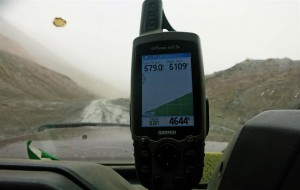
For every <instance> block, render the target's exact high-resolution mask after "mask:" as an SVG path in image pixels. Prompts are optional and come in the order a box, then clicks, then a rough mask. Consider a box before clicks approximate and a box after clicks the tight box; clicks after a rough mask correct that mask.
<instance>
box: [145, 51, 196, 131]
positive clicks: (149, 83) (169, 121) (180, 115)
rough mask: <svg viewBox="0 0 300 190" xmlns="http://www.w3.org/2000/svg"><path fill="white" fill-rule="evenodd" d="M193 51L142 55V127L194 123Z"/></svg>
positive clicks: (179, 125)
mask: <svg viewBox="0 0 300 190" xmlns="http://www.w3.org/2000/svg"><path fill="white" fill-rule="evenodd" d="M192 86H193V85H192V67H191V53H174V54H157V55H143V56H142V127H182V126H194V107H193V88H192Z"/></svg>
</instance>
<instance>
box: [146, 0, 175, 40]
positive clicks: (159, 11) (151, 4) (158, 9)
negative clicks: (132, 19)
mask: <svg viewBox="0 0 300 190" xmlns="http://www.w3.org/2000/svg"><path fill="white" fill-rule="evenodd" d="M163 29H166V30H168V31H175V30H174V28H173V27H172V26H171V25H170V23H169V21H168V20H167V17H166V15H165V13H164V11H163V6H162V1H161V0H145V1H144V3H143V8H142V18H141V24H140V36H142V35H144V34H146V33H159V32H162V31H163Z"/></svg>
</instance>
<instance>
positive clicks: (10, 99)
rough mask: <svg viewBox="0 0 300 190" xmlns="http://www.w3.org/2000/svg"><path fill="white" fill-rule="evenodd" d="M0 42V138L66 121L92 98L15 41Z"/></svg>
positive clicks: (4, 39) (87, 92)
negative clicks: (46, 124)
mask: <svg viewBox="0 0 300 190" xmlns="http://www.w3.org/2000/svg"><path fill="white" fill-rule="evenodd" d="M0 37H1V36H0ZM0 42H3V43H1V44H0V129H1V131H3V133H2V134H0V139H1V138H6V137H9V136H11V135H16V131H18V132H19V134H23V133H25V132H34V131H35V130H36V127H38V126H39V125H42V124H45V123H48V122H63V121H67V120H70V119H72V117H76V116H77V115H78V114H79V113H81V111H82V109H83V108H84V107H85V106H86V105H87V104H88V103H89V101H90V100H91V99H94V98H95V95H93V94H92V93H90V92H89V91H87V90H86V89H83V88H81V87H80V86H78V85H77V84H76V83H75V82H73V81H72V80H71V79H70V78H69V77H67V76H64V75H62V74H59V73H57V72H55V71H52V70H49V69H47V68H45V67H43V66H41V65H39V64H37V63H36V62H34V61H31V60H30V58H31V56H30V54H29V53H28V52H27V51H26V50H25V49H23V48H22V46H20V45H19V44H18V43H17V42H14V41H13V40H9V39H7V38H4V37H2V38H0ZM9 51H11V52H12V53H11V52H9ZM27 58H28V59H27Z"/></svg>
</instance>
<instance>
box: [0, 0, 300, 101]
mask: <svg viewBox="0 0 300 190" xmlns="http://www.w3.org/2000/svg"><path fill="white" fill-rule="evenodd" d="M142 2H143V1H142V0H119V1H117V0H107V1H101V0H100V1H99V0H98V1H96V0H93V1H92V0H73V1H72V0H67V1H66V2H65V3H64V2H62V0H52V1H49V0H35V1H34V0H15V1H12V0H0V17H1V18H3V19H4V20H6V21H8V22H9V23H10V24H13V25H15V26H17V27H18V28H19V29H21V30H22V31H23V32H24V33H26V34H27V35H29V36H31V37H33V38H34V39H36V41H38V42H39V43H41V44H43V45H44V46H46V47H47V48H50V49H52V50H55V52H56V53H57V54H59V55H61V56H62V57H64V58H65V59H67V60H68V61H69V62H70V63H72V64H73V65H74V66H75V67H77V68H80V69H82V70H85V71H86V72H88V73H90V74H91V75H93V76H96V77H98V78H100V79H101V78H104V79H105V80H106V81H110V82H112V83H113V84H115V85H117V86H118V87H119V88H120V89H122V90H123V91H124V92H125V93H126V95H129V86H130V69H131V50H132V41H133V39H134V38H135V37H137V36H138V34H139V24H140V15H141V7H142ZM163 3H164V10H165V13H166V15H167V17H168V20H169V22H170V23H171V24H172V26H173V27H174V28H175V29H176V30H177V31H187V32H194V33H197V34H198V35H199V36H200V38H201V44H202V50H203V61H204V69H205V73H206V74H210V73H213V72H215V71H220V70H224V69H227V68H229V67H231V66H233V65H234V64H236V63H239V62H242V61H243V60H245V59H247V58H251V59H267V58H284V57H288V58H291V59H297V60H299V59H300V35H299V34H300V1H299V0H298V1H287V0H281V1H280V0H277V1H270V0H257V1H250V0H248V1H247V0H242V1H229V0H206V1H203V0H193V1H192V0H180V1H179V0H164V1H163ZM55 17H62V18H64V19H65V20H66V21H67V24H66V25H65V26H64V27H62V28H58V27H55V26H54V25H53V24H52V22H53V19H54V18H55ZM0 30H1V26H0Z"/></svg>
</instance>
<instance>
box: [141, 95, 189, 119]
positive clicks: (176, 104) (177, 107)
mask: <svg viewBox="0 0 300 190" xmlns="http://www.w3.org/2000/svg"><path fill="white" fill-rule="evenodd" d="M193 112H194V111H193V94H192V93H188V94H186V95H184V96H182V97H180V98H177V99H175V100H173V101H171V102H168V103H166V104H164V105H162V106H159V107H157V108H155V109H153V110H150V111H148V112H147V113H149V114H151V115H153V116H176V115H178V116H188V115H193Z"/></svg>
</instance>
